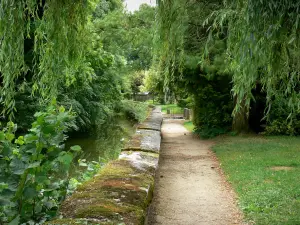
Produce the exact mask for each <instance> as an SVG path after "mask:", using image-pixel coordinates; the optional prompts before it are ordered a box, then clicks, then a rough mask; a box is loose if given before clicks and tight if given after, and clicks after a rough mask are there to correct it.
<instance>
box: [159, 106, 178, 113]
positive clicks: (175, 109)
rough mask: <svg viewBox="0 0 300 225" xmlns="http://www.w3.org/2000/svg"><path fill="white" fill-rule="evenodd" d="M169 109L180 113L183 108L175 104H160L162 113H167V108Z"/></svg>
mask: <svg viewBox="0 0 300 225" xmlns="http://www.w3.org/2000/svg"><path fill="white" fill-rule="evenodd" d="M168 109H169V110H170V111H171V113H172V114H182V113H183V109H182V108H180V107H179V106H177V105H176V104H169V105H161V111H162V112H163V113H167V110H168Z"/></svg>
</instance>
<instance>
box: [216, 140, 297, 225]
mask: <svg viewBox="0 0 300 225" xmlns="http://www.w3.org/2000/svg"><path fill="white" fill-rule="evenodd" d="M213 150H214V151H215V152H216V154H217V156H218V158H219V160H220V162H221V166H222V168H223V170H224V171H225V174H226V175H227V177H228V180H229V181H230V182H231V184H232V186H233V188H234V189H235V191H236V193H237V194H238V197H239V204H240V207H241V209H242V210H243V212H244V214H245V218H246V219H247V220H248V221H254V222H255V224H256V225H283V224H284V225H296V224H298V225H299V224H300V138H295V137H266V138H263V137H230V138H226V139H225V141H221V142H219V143H218V144H217V145H215V146H214V147H213ZM275 166H286V167H292V170H289V171H284V170H282V171H274V170H272V169H271V168H272V167H275Z"/></svg>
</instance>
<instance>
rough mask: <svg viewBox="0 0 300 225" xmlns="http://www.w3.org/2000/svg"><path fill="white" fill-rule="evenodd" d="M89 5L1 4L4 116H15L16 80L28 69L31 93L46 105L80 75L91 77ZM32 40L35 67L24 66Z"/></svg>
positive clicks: (62, 1)
mask: <svg viewBox="0 0 300 225" xmlns="http://www.w3.org/2000/svg"><path fill="white" fill-rule="evenodd" d="M89 10H90V2H89V1H88V0H1V3H0V72H1V76H2V79H3V81H2V84H1V83H0V88H1V103H2V104H3V108H4V109H3V112H2V113H3V114H4V115H10V116H12V115H13V110H14V109H15V108H14V105H15V101H14V96H15V93H16V91H17V90H16V80H17V79H18V78H20V76H24V75H25V74H26V73H27V72H28V71H29V70H30V72H31V73H33V75H34V76H33V78H34V84H33V92H34V93H35V92H38V93H39V94H40V95H41V99H42V100H46V101H48V100H49V99H51V98H52V97H55V96H56V95H57V89H58V84H59V82H60V83H61V82H62V81H63V82H64V83H65V85H66V86H69V85H70V84H72V83H73V82H74V81H75V80H76V79H77V78H78V77H79V76H84V77H85V78H87V77H90V76H91V74H92V69H91V68H90V65H89V63H88V62H87V61H86V59H85V52H86V51H85V49H86V41H84V38H85V36H87V29H86V26H85V24H87V21H88V15H89ZM25 39H32V40H33V43H34V46H33V54H34V62H33V65H34V66H33V67H28V66H27V65H26V63H25V61H24V41H25Z"/></svg>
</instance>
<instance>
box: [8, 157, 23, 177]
mask: <svg viewBox="0 0 300 225" xmlns="http://www.w3.org/2000/svg"><path fill="white" fill-rule="evenodd" d="M9 166H10V169H11V171H12V172H13V174H16V175H22V174H23V173H24V171H25V170H26V165H25V164H24V163H23V161H21V160H19V159H16V158H15V159H13V160H12V161H11V163H10V164H9Z"/></svg>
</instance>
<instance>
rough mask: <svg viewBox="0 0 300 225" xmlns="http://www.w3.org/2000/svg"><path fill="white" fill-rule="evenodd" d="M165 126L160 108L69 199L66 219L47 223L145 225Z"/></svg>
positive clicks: (62, 211) (63, 213)
mask: <svg viewBox="0 0 300 225" xmlns="http://www.w3.org/2000/svg"><path fill="white" fill-rule="evenodd" d="M161 124H162V114H161V110H160V108H159V107H157V108H155V109H153V110H152V112H151V113H150V115H149V117H148V118H147V120H146V121H145V122H144V123H142V124H140V125H139V126H138V128H137V131H136V134H135V135H134V136H133V137H132V139H131V140H130V141H129V142H128V143H127V144H126V145H125V147H124V149H123V150H122V152H121V154H120V156H119V159H117V160H114V161H112V162H110V163H108V164H107V165H106V166H105V167H104V168H103V169H101V171H100V172H99V173H98V174H97V175H96V176H95V177H94V178H93V179H91V180H89V181H88V182H86V183H84V184H83V185H81V186H80V187H78V189H77V190H76V192H75V193H74V194H73V195H72V196H70V197H68V198H67V199H66V201H65V202H64V203H63V204H62V207H61V210H60V212H61V214H62V215H63V219H58V220H54V221H49V222H47V224H48V225H49V224H53V225H68V224H106V225H108V224H119V225H121V224H126V225H139V224H144V220H145V217H146V211H147V207H148V205H149V203H150V202H151V199H152V192H153V186H154V176H155V171H156V168H157V164H158V159H159V151H160V142H161V135H160V132H161Z"/></svg>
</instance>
